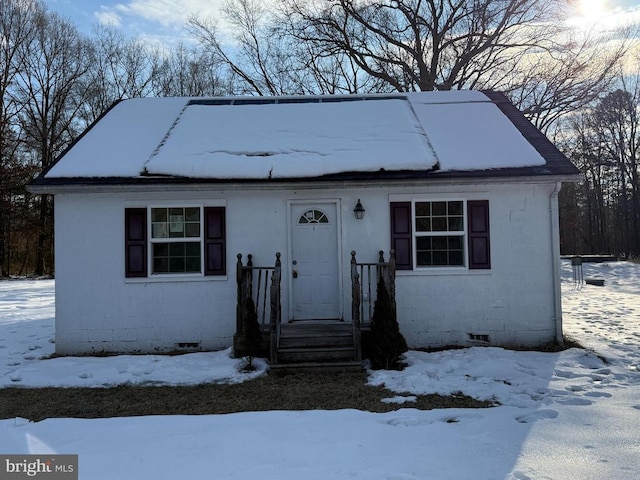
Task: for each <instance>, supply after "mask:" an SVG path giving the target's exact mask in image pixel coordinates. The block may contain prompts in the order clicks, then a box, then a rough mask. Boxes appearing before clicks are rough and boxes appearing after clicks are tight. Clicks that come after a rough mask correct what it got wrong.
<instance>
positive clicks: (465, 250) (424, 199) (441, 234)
mask: <svg viewBox="0 0 640 480" xmlns="http://www.w3.org/2000/svg"><path fill="white" fill-rule="evenodd" d="M410 201H411V231H412V239H411V241H412V243H413V249H412V250H413V252H412V254H413V259H412V261H413V268H414V270H415V271H422V272H424V271H434V270H436V271H439V270H469V246H468V243H469V240H468V232H467V224H468V215H467V199H466V198H460V197H428V198H427V197H419V196H418V197H412V198H411V200H410ZM427 202H429V203H436V202H462V230H459V231H454V232H450V231H441V232H418V230H417V228H416V203H427ZM451 236H461V237H462V248H463V256H462V257H463V258H462V265H418V240H417V239H418V237H451Z"/></svg>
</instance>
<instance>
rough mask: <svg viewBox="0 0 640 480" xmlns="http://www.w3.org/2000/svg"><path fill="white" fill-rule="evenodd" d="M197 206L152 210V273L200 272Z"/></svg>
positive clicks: (200, 241)
mask: <svg viewBox="0 0 640 480" xmlns="http://www.w3.org/2000/svg"><path fill="white" fill-rule="evenodd" d="M200 219H201V212H200V207H186V208H185V207H171V208H164V207H163V208H152V209H151V259H152V261H151V273H152V274H162V273H201V272H202V228H200Z"/></svg>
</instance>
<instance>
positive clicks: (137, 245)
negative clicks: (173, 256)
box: [124, 208, 147, 277]
mask: <svg viewBox="0 0 640 480" xmlns="http://www.w3.org/2000/svg"><path fill="white" fill-rule="evenodd" d="M124 236H125V246H124V248H125V254H124V256H125V275H126V276H127V277H146V276H147V209H146V208H125V210H124Z"/></svg>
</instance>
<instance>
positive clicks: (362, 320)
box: [351, 250, 396, 330]
mask: <svg viewBox="0 0 640 480" xmlns="http://www.w3.org/2000/svg"><path fill="white" fill-rule="evenodd" d="M389 253H390V255H389V261H388V262H387V261H385V259H384V252H383V251H382V250H380V251H379V252H378V261H377V262H358V261H357V259H356V252H355V251H352V252H351V300H352V301H351V317H352V321H353V325H354V329H358V330H360V329H361V328H362V327H368V326H369V324H370V323H371V318H372V317H373V307H374V305H375V300H376V289H377V285H378V281H379V280H380V278H383V279H384V283H385V285H386V287H387V291H388V292H389V297H390V298H391V303H392V305H393V308H394V310H395V306H396V256H395V251H394V250H391V251H390V252H389Z"/></svg>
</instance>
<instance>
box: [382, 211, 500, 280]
mask: <svg viewBox="0 0 640 480" xmlns="http://www.w3.org/2000/svg"><path fill="white" fill-rule="evenodd" d="M390 207H391V209H390V214H391V248H392V249H393V250H394V251H395V254H396V268H397V269H398V270H414V269H422V268H425V269H427V268H435V267H467V268H469V269H489V268H491V255H490V254H491V252H490V244H489V202H488V201H487V200H460V199H445V200H441V199H438V200H422V199H416V200H411V201H400V202H391V203H390Z"/></svg>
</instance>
